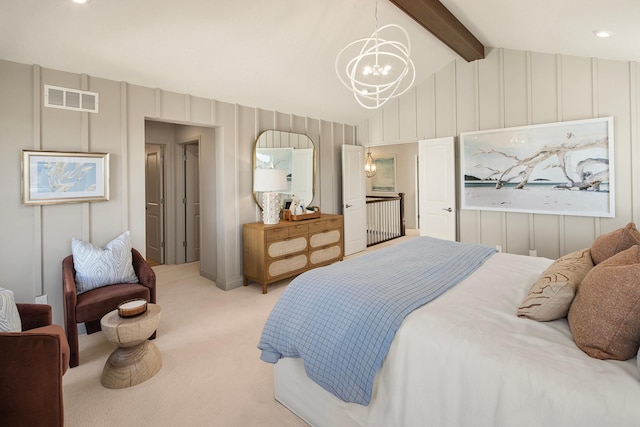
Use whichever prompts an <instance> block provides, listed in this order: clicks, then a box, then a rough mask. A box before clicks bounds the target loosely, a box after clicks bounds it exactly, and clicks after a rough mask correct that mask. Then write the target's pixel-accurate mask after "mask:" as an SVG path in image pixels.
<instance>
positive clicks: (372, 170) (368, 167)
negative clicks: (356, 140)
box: [364, 150, 376, 178]
mask: <svg viewBox="0 0 640 427" xmlns="http://www.w3.org/2000/svg"><path fill="white" fill-rule="evenodd" d="M364 173H365V174H366V175H367V178H371V177H372V176H374V175H375V174H376V162H375V160H373V157H371V150H369V152H368V153H367V158H366V159H365V160H364Z"/></svg>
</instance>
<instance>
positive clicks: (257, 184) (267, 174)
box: [253, 169, 287, 191]
mask: <svg viewBox="0 0 640 427" xmlns="http://www.w3.org/2000/svg"><path fill="white" fill-rule="evenodd" d="M286 189H287V172H286V171H285V170H284V169H256V170H255V173H254V175H253V191H284V190H286Z"/></svg>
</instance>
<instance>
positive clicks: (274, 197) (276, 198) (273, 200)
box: [262, 192, 280, 224]
mask: <svg viewBox="0 0 640 427" xmlns="http://www.w3.org/2000/svg"><path fill="white" fill-rule="evenodd" d="M262 222H263V223H264V224H277V223H279V222H280V193H276V192H267V193H262Z"/></svg>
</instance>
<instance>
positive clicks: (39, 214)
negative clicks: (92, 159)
mask: <svg viewBox="0 0 640 427" xmlns="http://www.w3.org/2000/svg"><path fill="white" fill-rule="evenodd" d="M78 71H79V72H78V73H73V72H67V71H64V72H63V71H58V70H53V69H48V68H43V67H40V66H39V65H30V64H19V63H15V62H11V61H6V60H1V59H0V76H1V78H0V91H1V93H2V96H1V97H0V113H2V114H1V117H2V119H1V120H2V126H0V141H1V143H0V166H2V167H0V179H1V180H2V182H3V186H2V192H1V195H2V201H3V209H2V221H0V224H1V225H0V235H2V236H3V237H4V238H5V240H6V242H10V243H8V244H6V245H3V246H2V247H0V268H2V271H3V276H2V277H3V280H4V285H3V286H5V287H9V288H11V289H12V290H13V291H14V293H15V295H16V299H17V300H18V301H19V302H33V301H34V298H35V296H37V295H41V294H47V295H48V300H49V303H50V304H51V305H52V306H53V314H54V322H55V323H59V324H60V323H62V322H63V307H62V284H61V262H62V259H63V258H64V257H65V256H67V255H68V254H70V252H71V239H72V238H73V237H76V238H80V239H83V240H87V241H91V242H92V243H94V244H96V245H97V246H104V245H105V244H106V243H108V242H109V241H110V240H111V239H113V238H115V237H116V236H118V235H119V234H120V233H122V232H123V231H125V230H130V231H131V234H132V239H133V246H134V247H136V248H137V249H140V250H142V251H143V252H144V248H145V214H144V213H145V183H144V181H145V180H144V176H145V174H144V165H145V162H144V157H145V155H144V153H145V142H146V141H145V136H146V135H145V133H146V129H145V128H146V125H145V123H146V122H147V121H149V120H151V121H156V122H168V123H172V124H177V125H188V126H192V127H194V128H192V129H190V130H188V131H186V130H185V131H184V132H182V131H181V132H176V140H184V139H185V138H191V137H192V136H194V135H195V134H192V133H189V132H192V131H194V129H195V132H196V133H197V134H198V135H200V134H203V133H204V131H203V130H198V129H197V127H203V128H207V129H209V130H212V134H213V138H212V139H213V141H211V140H210V139H211V138H209V137H207V138H203V139H200V141H201V143H202V144H201V147H200V149H201V151H200V156H201V157H200V161H201V164H205V165H206V166H205V167H201V168H200V171H201V186H200V187H201V189H203V190H202V191H201V209H202V210H203V211H202V212H201V213H202V223H201V233H202V236H201V245H202V246H201V274H202V275H203V276H206V277H209V278H210V279H213V280H215V282H216V285H217V286H218V287H220V288H222V289H225V290H228V289H232V288H235V287H238V286H241V285H242V238H241V237H242V236H241V233H242V224H243V223H245V222H253V221H259V220H260V210H259V209H256V206H255V203H254V201H253V197H252V193H251V190H252V188H251V187H252V184H251V183H252V173H251V170H250V164H251V156H252V155H253V144H254V142H255V138H256V137H257V135H258V134H259V133H260V132H261V131H263V130H266V129H277V130H293V131H296V132H301V133H307V134H308V135H310V136H311V138H312V140H313V142H314V144H316V149H317V158H316V159H317V170H316V172H317V175H316V198H315V199H314V204H316V205H319V206H320V207H321V209H322V211H323V212H327V213H336V214H340V213H342V206H341V203H340V200H341V194H340V187H339V184H340V181H339V176H340V170H341V169H340V167H339V153H340V147H341V146H342V144H345V143H350V144H353V143H355V141H356V127H355V126H352V125H345V124H341V123H333V122H327V121H323V120H321V119H315V118H307V117H301V116H297V115H295V114H293V113H295V112H292V113H284V112H276V111H267V110H263V109H259V108H255V107H249V106H241V105H238V104H232V103H226V102H221V101H217V100H215V99H210V98H203V97H197V96H194V95H188V94H179V93H175V92H169V91H164V90H162V89H157V88H149V87H144V86H139V85H134V84H129V83H127V82H116V81H112V80H106V79H101V78H97V77H93V76H88V75H86V74H81V71H82V70H78ZM45 84H46V85H53V86H62V87H68V88H72V89H81V90H88V91H93V92H98V93H99V94H100V112H99V113H98V114H92V113H85V112H77V111H70V110H61V109H54V108H45V107H44V106H43V102H42V97H43V96H42V93H43V87H44V85H45ZM207 134H209V132H207ZM178 142H179V141H178ZM22 149H30V150H32V149H36V150H40V149H42V150H53V151H94V152H97V151H99V152H107V153H110V154H111V165H110V172H111V178H110V187H111V197H110V200H109V201H106V202H100V203H78V204H62V205H47V206H22V205H21V200H20V178H21V174H20V167H21V166H20V165H21V161H20V152H21V150H22ZM171 151H172V152H175V150H171ZM169 164H170V165H173V166H172V167H174V166H175V164H176V161H175V159H173V160H172V162H169ZM176 170H177V169H176ZM172 173H173V172H171V171H168V174H167V175H168V176H172V175H171V174H172ZM173 175H175V173H173ZM167 185H168V186H170V185H171V183H167Z"/></svg>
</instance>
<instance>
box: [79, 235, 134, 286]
mask: <svg viewBox="0 0 640 427" xmlns="http://www.w3.org/2000/svg"><path fill="white" fill-rule="evenodd" d="M71 252H72V254H73V267H74V269H75V270H76V292H77V293H78V294H81V293H83V292H87V291H90V290H92V289H97V288H100V287H102V286H108V285H114V284H116V283H138V278H137V277H136V272H135V270H134V269H133V256H132V255H131V233H130V232H129V231H125V232H124V233H122V234H121V235H120V236H118V237H116V238H115V239H113V240H112V241H110V242H109V243H107V244H106V245H105V247H104V249H102V248H98V247H97V246H94V245H93V244H92V243H89V242H84V241H82V240H79V239H75V238H74V239H72V240H71Z"/></svg>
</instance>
